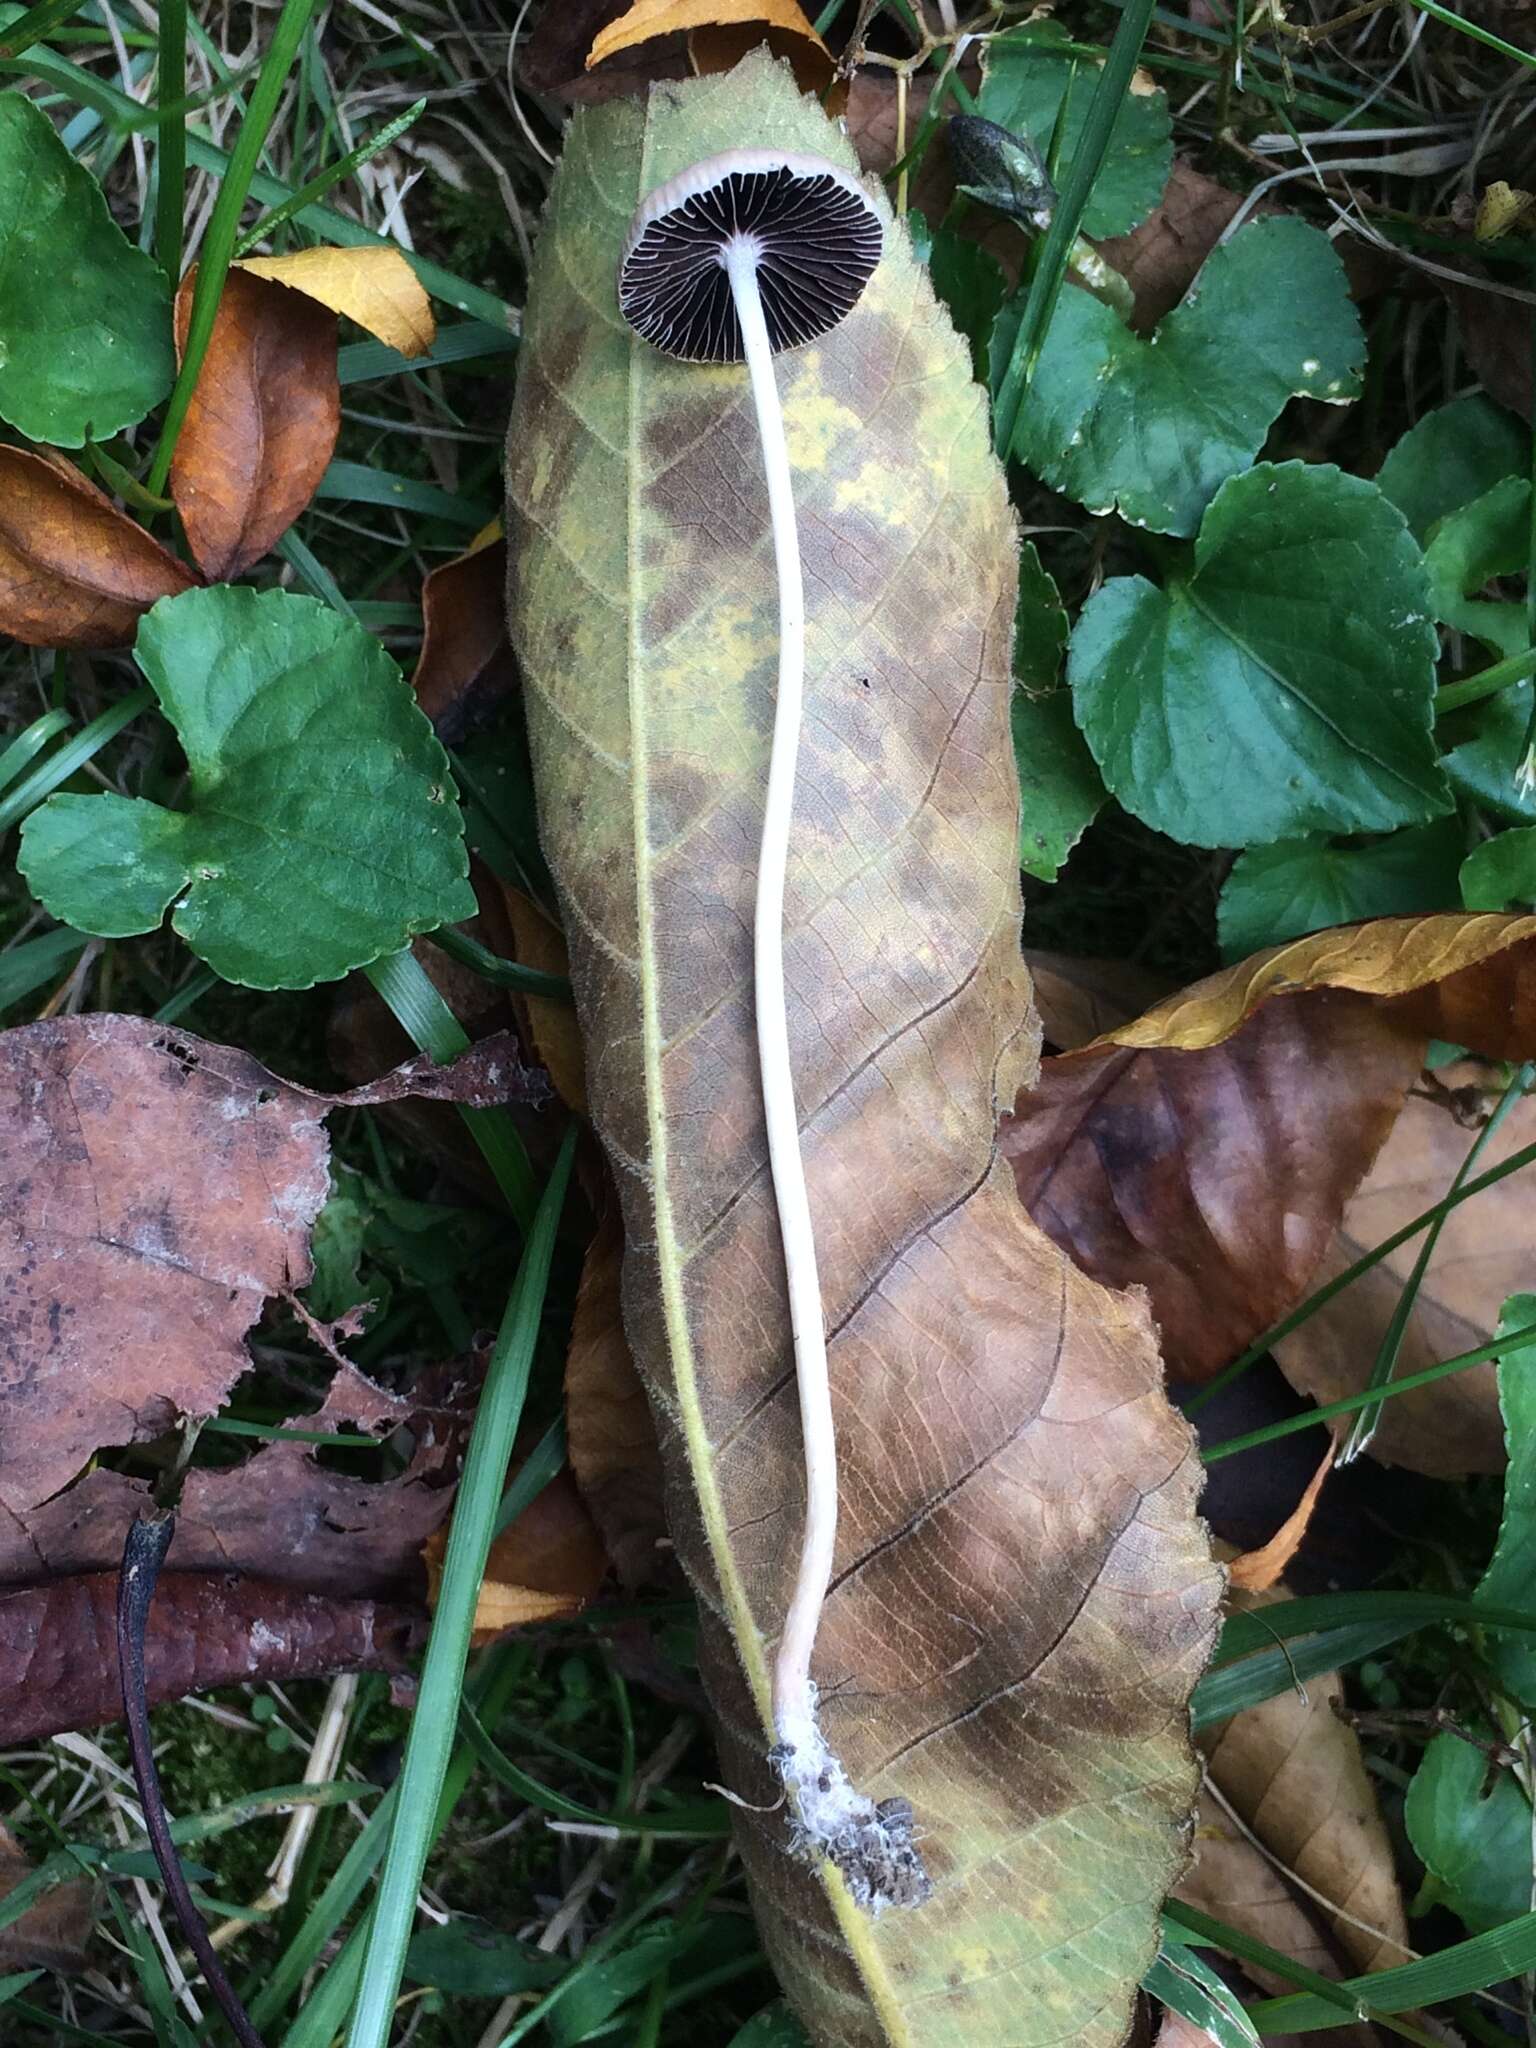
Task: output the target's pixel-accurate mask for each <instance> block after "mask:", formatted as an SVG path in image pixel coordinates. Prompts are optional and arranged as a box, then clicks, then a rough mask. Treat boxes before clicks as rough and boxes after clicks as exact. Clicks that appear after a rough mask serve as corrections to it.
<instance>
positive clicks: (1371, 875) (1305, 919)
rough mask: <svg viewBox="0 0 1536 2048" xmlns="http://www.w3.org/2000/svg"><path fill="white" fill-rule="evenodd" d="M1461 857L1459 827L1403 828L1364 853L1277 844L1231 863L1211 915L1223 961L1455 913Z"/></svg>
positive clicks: (1311, 843)
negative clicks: (1358, 928) (1376, 924)
mask: <svg viewBox="0 0 1536 2048" xmlns="http://www.w3.org/2000/svg"><path fill="white" fill-rule="evenodd" d="M1465 850H1466V836H1465V834H1464V833H1463V831H1462V827H1461V820H1460V819H1459V818H1456V817H1449V818H1437V819H1436V820H1435V822H1434V824H1432V825H1410V826H1409V827H1408V828H1407V829H1406V830H1405V831H1402V832H1394V833H1392V834H1391V835H1390V836H1389V837H1388V838H1386V839H1378V840H1376V841H1375V842H1374V843H1373V844H1371V845H1368V846H1329V845H1328V844H1327V843H1326V842H1325V841H1323V840H1320V839H1282V840H1281V841H1280V842H1279V843H1278V844H1277V845H1275V846H1256V847H1254V848H1252V849H1251V850H1250V851H1249V852H1247V853H1245V854H1241V855H1240V856H1239V857H1238V859H1237V860H1236V861H1234V862H1233V865H1232V872H1231V873H1230V874H1229V875H1228V877H1227V879H1226V882H1225V884H1224V885H1223V887H1222V891H1221V901H1220V903H1219V904H1218V905H1217V909H1216V926H1217V930H1218V931H1219V932H1220V934H1221V951H1222V956H1223V958H1224V959H1227V960H1244V959H1246V958H1247V956H1248V955H1249V954H1250V953H1259V952H1262V951H1263V949H1264V948H1265V947H1266V946H1278V945H1281V944H1283V943H1284V941H1285V940H1286V939H1299V938H1302V937H1304V936H1305V935H1306V934H1307V933H1308V932H1320V931H1326V930H1327V929H1328V927H1329V926H1330V925H1336V924H1355V923H1358V922H1359V921H1360V920H1361V919H1363V918H1368V917H1403V916H1407V915H1409V914H1410V913H1411V912H1414V911H1428V910H1458V909H1460V907H1461V892H1460V889H1459V886H1458V882H1457V872H1458V869H1459V867H1460V864H1461V857H1462V854H1463V853H1464V852H1465Z"/></svg>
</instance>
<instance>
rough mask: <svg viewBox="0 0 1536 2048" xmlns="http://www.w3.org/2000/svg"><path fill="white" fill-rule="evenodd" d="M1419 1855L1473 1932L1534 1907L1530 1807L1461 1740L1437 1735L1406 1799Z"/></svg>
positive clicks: (1511, 1782)
mask: <svg viewBox="0 0 1536 2048" xmlns="http://www.w3.org/2000/svg"><path fill="white" fill-rule="evenodd" d="M1403 1825H1404V1826H1405V1827H1406V1828H1407V1830H1408V1839H1409V1841H1410V1842H1412V1844H1413V1847H1414V1853H1415V1854H1416V1855H1417V1856H1418V1857H1419V1859H1420V1861H1421V1862H1422V1863H1423V1865H1424V1867H1425V1869H1426V1870H1427V1871H1429V1873H1430V1874H1431V1876H1432V1877H1434V1878H1435V1879H1436V1881H1437V1882H1438V1884H1439V1885H1440V1887H1441V1890H1442V1892H1443V1893H1444V1897H1445V1903H1446V1904H1447V1905H1448V1906H1449V1907H1450V1908H1451V1910H1452V1911H1453V1912H1455V1913H1457V1914H1459V1915H1460V1916H1461V1918H1462V1919H1463V1920H1464V1921H1465V1922H1466V1923H1467V1925H1468V1927H1470V1928H1471V1929H1472V1931H1473V1933H1474V1934H1481V1933H1482V1932H1483V1931H1484V1929H1486V1928H1489V1927H1502V1926H1503V1924H1504V1922H1505V1921H1506V1920H1513V1919H1514V1918H1515V1916H1516V1915H1517V1914H1519V1913H1523V1912H1526V1911H1528V1910H1529V1908H1530V1903H1531V1802H1530V1801H1529V1800H1528V1799H1527V1798H1526V1796H1525V1794H1524V1793H1523V1792H1522V1791H1521V1789H1520V1787H1519V1784H1518V1783H1517V1782H1516V1780H1515V1778H1514V1777H1513V1776H1512V1774H1511V1773H1510V1772H1509V1771H1507V1770H1500V1771H1496V1772H1494V1773H1493V1775H1492V1778H1491V1781H1490V1766H1489V1762H1488V1758H1487V1756H1486V1755H1485V1754H1484V1752H1483V1751H1482V1750H1481V1749H1478V1748H1476V1747H1475V1746H1474V1745H1473V1744H1472V1743H1471V1742H1469V1741H1467V1740H1466V1738H1465V1737H1464V1736H1462V1735H1457V1734H1445V1735H1437V1736H1436V1737H1435V1739H1434V1741H1433V1742H1431V1743H1430V1745H1429V1747H1428V1749H1426V1750H1425V1752H1424V1754H1423V1756H1422V1757H1421V1758H1420V1760H1419V1767H1418V1769H1417V1770H1416V1771H1415V1772H1414V1774H1413V1782H1412V1784H1410V1786H1409V1787H1408V1795H1407V1798H1406V1799H1405V1800H1404V1802H1403Z"/></svg>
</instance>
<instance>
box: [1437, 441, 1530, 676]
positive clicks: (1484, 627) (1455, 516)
mask: <svg viewBox="0 0 1536 2048" xmlns="http://www.w3.org/2000/svg"><path fill="white" fill-rule="evenodd" d="M1530 506H1531V486H1530V483H1529V482H1528V481H1527V479H1526V478H1524V477H1518V476H1512V477H1506V478H1505V479H1504V481H1503V482H1502V483H1499V484H1495V485H1494V486H1493V488H1492V490H1490V491H1485V492H1484V493H1483V495H1482V496H1481V497H1480V498H1474V499H1473V500H1472V502H1471V504H1469V505H1463V506H1461V507H1459V508H1458V510H1456V511H1454V512H1448V513H1447V514H1446V515H1445V517H1444V518H1443V519H1441V520H1440V521H1439V522H1438V524H1437V525H1436V526H1435V527H1434V529H1433V531H1432V532H1431V534H1430V537H1429V545H1428V546H1427V547H1426V548H1425V550H1424V563H1425V567H1426V568H1427V569H1428V570H1429V588H1430V596H1431V599H1432V601H1433V603H1434V607H1435V616H1436V618H1438V619H1442V620H1443V621H1444V622H1445V624H1446V625H1448V626H1454V627H1455V628H1456V630H1457V632H1458V633H1469V634H1471V636H1472V637H1473V639H1475V640H1480V641H1481V642H1482V644H1483V645H1484V646H1485V647H1486V648H1488V649H1489V650H1490V651H1491V652H1492V653H1493V654H1495V655H1498V656H1505V655H1511V654H1522V653H1523V652H1524V651H1525V649H1526V648H1527V647H1528V646H1529V645H1530V623H1529V621H1528V619H1527V617H1526V610H1525V606H1524V605H1523V604H1513V603H1498V602H1495V601H1493V600H1491V599H1487V598H1477V597H1474V596H1473V592H1474V591H1478V590H1481V589H1482V588H1483V585H1484V584H1485V583H1488V582H1490V581H1491V580H1492V579H1493V578H1494V577H1495V576H1513V575H1517V574H1519V573H1522V572H1523V571H1524V569H1525V567H1526V564H1527V562H1528V560H1529V556H1530V547H1531V512H1530Z"/></svg>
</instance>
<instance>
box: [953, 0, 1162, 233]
mask: <svg viewBox="0 0 1536 2048" xmlns="http://www.w3.org/2000/svg"><path fill="white" fill-rule="evenodd" d="M985 50H986V59H985V61H986V76H985V78H984V79H983V81H982V87H981V92H980V95H979V97H978V99H977V106H976V111H977V112H978V113H979V114H981V115H983V116H984V117H985V118H986V119H987V120H988V121H996V122H997V123H998V125H999V126H1000V127H1003V128H1008V129H1011V130H1012V131H1013V133H1014V134H1015V135H1022V136H1025V137H1027V138H1028V140H1029V141H1030V142H1032V143H1033V144H1034V147H1035V149H1036V150H1037V151H1038V152H1039V154H1040V156H1041V157H1042V158H1043V159H1044V160H1045V161H1046V162H1047V163H1053V164H1054V165H1055V167H1056V177H1057V181H1058V183H1059V182H1060V181H1061V180H1062V179H1064V178H1065V177H1066V175H1067V172H1068V170H1069V169H1070V168H1071V164H1072V158H1073V156H1074V154H1075V153H1076V150H1077V146H1078V144H1079V143H1080V142H1081V141H1082V137H1083V128H1084V125H1085V124H1086V122H1087V119H1088V102H1089V101H1090V100H1091V99H1092V98H1093V91H1094V87H1095V86H1096V85H1097V84H1098V82H1099V72H1100V71H1101V70H1102V69H1103V65H1104V58H1103V54H1102V53H1101V52H1097V51H1096V52H1094V53H1093V54H1092V55H1091V56H1087V57H1085V56H1082V55H1080V54H1079V53H1078V49H1077V46H1076V45H1075V44H1074V43H1073V42H1072V40H1071V38H1070V37H1069V36H1068V34H1067V32H1066V30H1065V29H1064V28H1062V26H1061V25H1060V23H1059V22H1054V21H1031V22H1028V23H1026V24H1025V25H1024V26H1023V27H1022V28H1016V29H1011V30H1009V32H1008V33H1007V34H1006V35H1000V36H993V37H991V38H990V39H989V40H988V41H987V43H986V45H985ZM1069 82H1070V84H1071V88H1072V91H1071V98H1070V100H1068V103H1067V116H1066V120H1065V122H1064V123H1063V126H1062V134H1061V138H1060V140H1059V141H1058V140H1057V138H1056V124H1057V121H1058V118H1059V117H1060V114H1061V103H1062V100H1063V98H1064V97H1065V96H1066V93H1067V87H1068V84H1069ZM1145 85H1146V79H1145V77H1144V75H1143V74H1138V75H1137V79H1136V82H1135V84H1134V85H1133V86H1132V87H1131V90H1130V91H1129V92H1128V93H1127V94H1126V96H1125V99H1124V102H1123V103H1122V105H1121V108H1120V112H1119V114H1118V115H1117V117H1116V120H1115V125H1114V127H1113V129H1112V130H1111V131H1110V138H1109V148H1108V150H1107V152H1106V153H1105V157H1104V166H1103V169H1102V170H1101V171H1100V172H1099V175H1098V177H1097V178H1096V179H1095V181H1094V187H1093V193H1092V195H1091V197H1090V198H1089V201H1088V205H1087V207H1086V208H1085V210H1084V213H1083V219H1082V232H1083V233H1084V234H1085V235H1088V236H1089V237H1091V238H1092V239H1094V240H1099V239H1101V238H1102V237H1103V236H1105V235H1123V234H1126V233H1127V232H1128V231H1129V230H1130V229H1131V228H1133V227H1135V226H1136V224H1137V222H1138V221H1142V220H1145V219H1146V217H1147V215H1148V214H1149V213H1150V212H1151V211H1152V209H1153V207H1154V206H1156V204H1157V202H1158V200H1159V199H1161V197H1162V196H1163V187H1164V186H1165V185H1166V184H1167V182H1168V173H1169V172H1170V171H1171V170H1172V168H1173V131H1172V123H1171V122H1170V120H1169V117H1168V99H1167V95H1166V94H1165V93H1162V92H1159V91H1157V90H1156V89H1154V88H1150V87H1148V88H1147V89H1146V90H1142V88H1143V87H1144V86H1145Z"/></svg>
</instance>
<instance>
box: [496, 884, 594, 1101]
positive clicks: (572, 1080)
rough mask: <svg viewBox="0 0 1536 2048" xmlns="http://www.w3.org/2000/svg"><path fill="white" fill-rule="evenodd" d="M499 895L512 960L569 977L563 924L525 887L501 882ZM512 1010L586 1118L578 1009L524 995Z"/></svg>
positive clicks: (561, 1090) (562, 1093) (563, 1095)
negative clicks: (504, 913) (508, 935)
mask: <svg viewBox="0 0 1536 2048" xmlns="http://www.w3.org/2000/svg"><path fill="white" fill-rule="evenodd" d="M501 893H502V899H503V902H504V903H505V905H506V912H507V918H508V921H509V923H510V925H511V927H512V942H513V957H514V959H516V960H517V961H518V962H519V964H520V965H522V966H524V967H536V968H537V969H538V970H539V972H540V973H542V974H568V973H569V972H570V966H571V961H570V955H569V953H568V952H567V950H566V944H565V934H564V932H562V931H561V929H560V927H559V925H557V924H556V923H555V921H554V919H553V918H551V917H549V916H547V915H546V914H545V912H544V911H543V910H541V909H540V908H539V906H538V904H537V903H535V902H534V900H533V898H532V897H531V896H527V895H525V894H524V893H523V891H522V890H521V889H514V888H513V887H512V886H511V884H510V883H503V884H502V889H501ZM513 1006H514V1008H515V1009H516V1011H517V1018H518V1024H519V1026H520V1029H521V1034H522V1037H523V1040H524V1042H525V1043H526V1044H527V1045H528V1047H529V1048H530V1050H531V1051H532V1052H533V1053H534V1054H535V1056H536V1057H537V1058H538V1059H540V1060H541V1061H542V1062H543V1064H544V1066H545V1067H546V1068H547V1069H548V1072H549V1078H550V1080H551V1081H552V1082H553V1083H554V1087H555V1093H556V1094H557V1095H558V1096H559V1098H560V1100H561V1101H562V1102H563V1103H564V1104H565V1106H566V1108H567V1109H573V1110H575V1112H576V1114H577V1115H578V1116H585V1115H586V1114H587V1067H586V1058H585V1055H584V1054H583V1052H582V1048H581V1032H580V1030H579V1029H578V1028H577V1023H576V1012H575V1010H574V1009H573V1008H572V1007H571V1005H570V1004H569V1003H562V1002H557V1001H555V1000H554V999H553V998H552V997H550V996H530V995H522V994H516V995H514V997H513Z"/></svg>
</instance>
